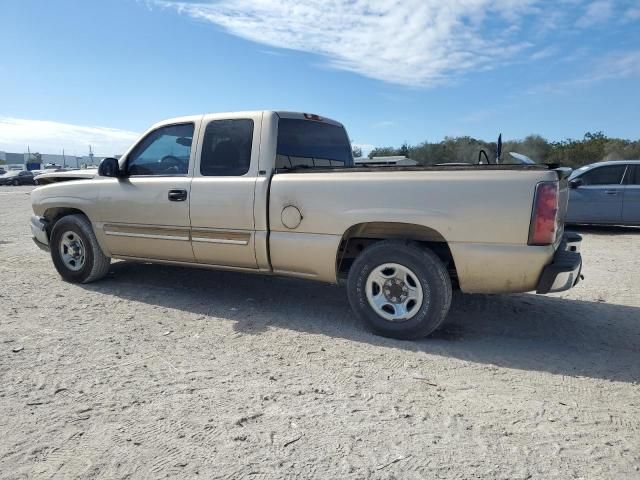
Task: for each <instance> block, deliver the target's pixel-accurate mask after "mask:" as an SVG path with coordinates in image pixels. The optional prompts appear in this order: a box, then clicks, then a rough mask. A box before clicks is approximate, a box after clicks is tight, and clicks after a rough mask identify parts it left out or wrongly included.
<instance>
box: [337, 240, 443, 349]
mask: <svg viewBox="0 0 640 480" xmlns="http://www.w3.org/2000/svg"><path fill="white" fill-rule="evenodd" d="M387 263H396V264H399V265H401V266H403V267H405V268H408V269H409V270H411V271H412V272H413V273H414V274H415V277H417V280H418V281H419V282H420V285H421V287H422V291H423V295H424V300H423V301H422V305H421V306H420V308H419V310H418V311H417V313H415V314H414V316H413V317H412V318H410V319H408V320H404V321H390V320H387V319H385V318H383V317H382V316H381V315H379V314H378V313H376V311H375V310H374V309H373V308H372V306H371V305H370V304H369V301H368V299H367V292H366V288H367V279H368V277H369V274H370V273H371V272H372V271H373V270H374V269H376V268H378V267H380V266H381V265H384V264H387ZM347 293H348V296H349V303H350V304H351V308H352V309H353V311H354V312H355V313H356V315H357V316H358V317H359V318H360V319H361V320H362V321H363V322H364V323H365V324H366V325H367V326H368V327H369V328H370V329H371V330H372V331H373V332H374V333H376V334H378V335H382V336H384V337H391V338H398V339H402V340H414V339H418V338H423V337H426V336H427V335H429V334H431V333H432V332H434V331H435V330H436V329H437V328H438V327H440V325H442V323H443V322H444V320H445V319H446V317H447V314H448V313H449V307H450V306H451V295H452V289H451V279H450V278H449V273H448V272H447V269H446V268H445V266H444V264H443V263H442V261H441V260H440V259H439V258H438V256H437V255H436V254H434V253H433V252H432V251H431V250H428V249H426V248H421V247H420V246H419V245H418V244H416V243H413V242H406V241H405V242H403V241H396V240H385V241H381V242H378V243H375V244H373V245H372V246H370V247H369V248H367V249H366V250H365V251H364V252H362V254H360V256H358V258H357V259H356V260H355V262H354V263H353V265H352V267H351V269H350V271H349V278H348V282H347Z"/></svg>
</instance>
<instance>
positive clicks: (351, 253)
mask: <svg viewBox="0 0 640 480" xmlns="http://www.w3.org/2000/svg"><path fill="white" fill-rule="evenodd" d="M393 239H397V240H409V241H412V242H415V243H416V244H418V245H420V246H421V247H423V248H428V249H430V250H431V251H432V252H433V253H435V254H436V255H437V256H438V258H440V260H442V262H443V263H444V265H445V267H446V268H447V270H448V271H449V276H450V277H451V280H452V283H453V285H454V286H456V287H457V285H458V273H457V271H456V266H455V262H454V261H453V255H452V254H451V250H450V249H449V245H448V244H447V241H446V240H445V238H444V237H443V236H442V235H441V234H440V232H438V231H436V230H434V229H432V228H429V227H425V226H423V225H415V224H411V223H392V222H369V223H360V224H357V225H354V226H352V227H351V228H349V229H348V230H347V231H346V232H345V233H344V235H343V236H342V240H341V241H340V246H339V247H338V255H337V258H336V272H337V276H338V281H339V282H344V281H345V280H346V279H347V276H348V275H349V270H350V269H351V265H353V262H354V261H355V259H356V258H358V256H359V255H361V254H362V252H364V250H366V248H367V247H369V246H371V245H373V244H375V243H377V242H380V241H382V240H393Z"/></svg>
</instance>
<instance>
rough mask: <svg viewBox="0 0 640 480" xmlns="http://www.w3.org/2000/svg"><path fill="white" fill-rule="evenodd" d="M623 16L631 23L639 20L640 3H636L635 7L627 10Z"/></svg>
mask: <svg viewBox="0 0 640 480" xmlns="http://www.w3.org/2000/svg"><path fill="white" fill-rule="evenodd" d="M625 16H626V17H627V19H629V20H631V21H634V20H640V2H637V5H636V6H635V7H631V8H629V9H628V10H627V11H626V13H625Z"/></svg>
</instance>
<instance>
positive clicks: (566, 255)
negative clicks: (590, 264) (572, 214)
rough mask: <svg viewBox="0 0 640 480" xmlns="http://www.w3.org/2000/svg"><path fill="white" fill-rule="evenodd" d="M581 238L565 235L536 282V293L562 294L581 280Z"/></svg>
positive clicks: (574, 234) (571, 234)
mask: <svg viewBox="0 0 640 480" xmlns="http://www.w3.org/2000/svg"><path fill="white" fill-rule="evenodd" d="M581 242H582V237H581V236H580V235H578V234H577V233H565V235H564V238H563V240H562V243H561V245H560V248H558V251H557V252H556V254H555V255H554V257H553V262H551V263H550V264H549V265H547V266H546V267H545V268H544V270H543V272H542V276H541V277H540V281H539V282H538V289H537V293H539V294H545V293H557V292H564V291H565V290H569V289H571V288H573V287H575V286H576V285H577V284H578V283H579V282H580V280H581V279H582V275H581V273H582V255H580V245H581Z"/></svg>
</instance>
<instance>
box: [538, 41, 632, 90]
mask: <svg viewBox="0 0 640 480" xmlns="http://www.w3.org/2000/svg"><path fill="white" fill-rule="evenodd" d="M629 78H640V50H636V51H631V52H624V53H614V54H610V55H607V56H604V57H601V58H598V59H596V60H594V61H593V62H592V63H591V65H590V67H589V71H588V72H587V73H585V74H583V75H582V76H580V77H579V78H574V79H570V80H565V81H562V82H551V83H546V84H543V85H539V86H536V87H533V88H530V89H529V90H528V91H527V93H528V94H530V95H538V94H549V93H555V94H563V93H571V92H573V91H575V89H576V88H579V87H589V86H592V85H595V84H598V83H601V82H604V81H607V80H624V79H629Z"/></svg>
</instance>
